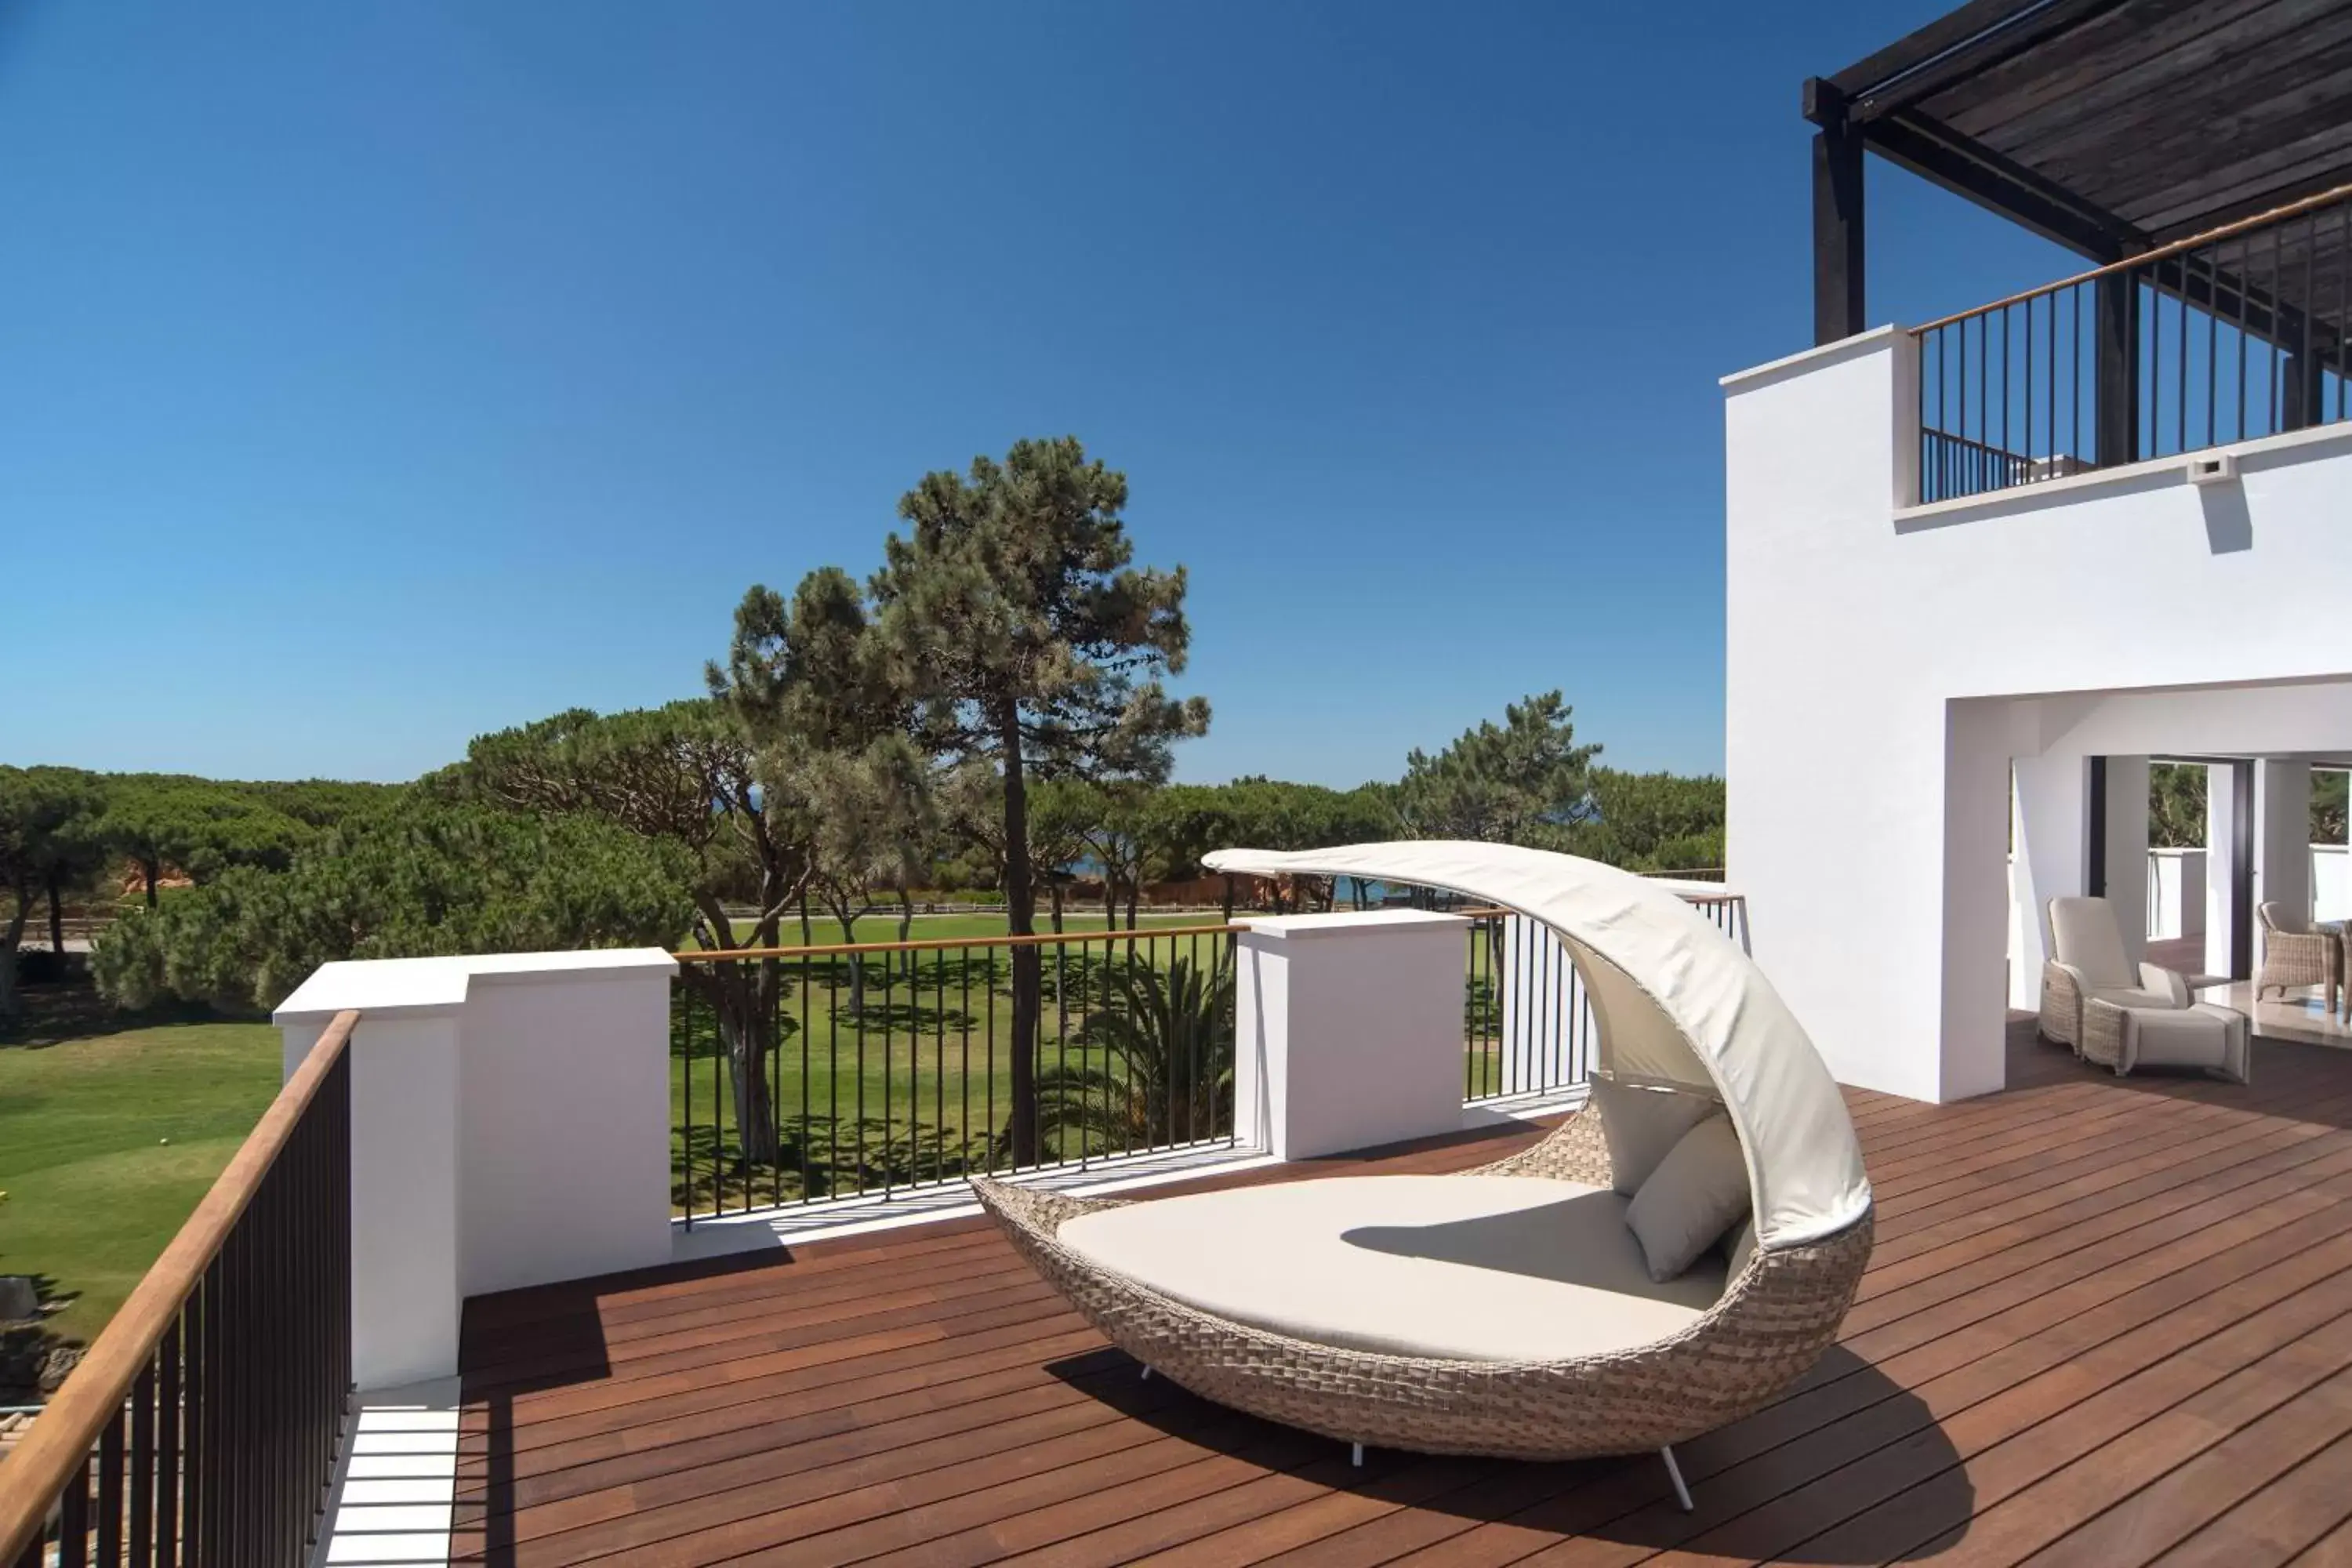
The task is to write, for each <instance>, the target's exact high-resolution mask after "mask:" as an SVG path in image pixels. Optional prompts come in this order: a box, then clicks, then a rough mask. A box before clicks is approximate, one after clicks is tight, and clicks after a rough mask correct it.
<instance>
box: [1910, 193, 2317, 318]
mask: <svg viewBox="0 0 2352 1568" xmlns="http://www.w3.org/2000/svg"><path fill="white" fill-rule="evenodd" d="M2346 196H2352V185H2337V186H2336V187H2335V188H2334V189H2333V190H2326V191H2322V192H2320V193H2319V194H2318V195H2311V196H2305V197H2304V198H2303V199H2302V200H2301V201H2293V202H2289V203H2287V204H2286V205H2284V206H2275V207H2273V208H2271V209H2270V211H2268V212H2260V213H2256V214H2254V215H2253V216H2252V217H2242V218H2240V219H2238V221H2237V222H2235V223H2225V224H2223V225H2222V226H2221V227H2219V228H2209V229H2207V230H2206V231H2205V232H2204V233H2203V234H2192V235H2190V236H2189V237H2188V238H2186V239H2176V240H2174V241H2173V242H2172V243H2171V244H2169V245H2159V246H2158V247H2156V248H2155V249H2153V250H2143V251H2141V252H2140V253H2139V254H2138V255H2137V256H2126V257H2125V258H2123V259H2122V260H2121V261H2110V262H2108V263H2107V264H2106V265H2105V267H2094V268H2091V269H2090V270H2089V271H2088V272H2077V273H2076V274H2074V276H2073V277H2072V278H2061V279H2059V280H2058V281H2057V282H2055V283H2044V284H2042V286H2041V287H2040V288H2038V289H2025V290H2024V291H2022V292H2021V293H2016V294H2011V296H2009V298H2007V299H2006V300H1994V301H1993V302H1992V303H1991V304H1990V305H1975V306H1971V307H1970V308H1969V309H1968V310H1955V311H1954V312H1953V313H1952V314H1950V315H1948V316H1941V317H1938V318H1937V319H1936V320H1935V321H1922V322H1921V323H1920V324H1919V325H1917V326H1916V327H1913V328H1912V329H1911V335H1912V336H1913V337H1915V338H1916V337H1920V336H1923V335H1925V334H1926V333H1928V332H1932V331H1935V330H1936V329H1937V328H1938V327H1948V326H1950V325H1951V324H1952V323H1953V322H1955V321H1967V320H1969V318H1970V317H1973V316H1981V315H1983V314H1984V313H1985V312H1986V311H1987V310H2000V309H2001V308H2002V307H2004V306H2008V305H2021V304H2023V303H2024V302H2025V301H2026V300H2039V299H2040V298H2042V295H2044V294H2054V293H2056V292H2057V291H2058V290H2059V289H2073V288H2075V287H2077V286H2078V285H2081V284H2084V283H2088V282H2089V281H2091V279H2094V278H2105V276H2106V275H2107V274H2109V273H2110V272H2128V271H2130V270H2131V269H2132V268H2136V267H2146V266H2147V264H2148V263H2150V262H2152V261H2161V260H2163V259H2164V258H2166V257H2168V256H2179V255H2180V254H2182V253H2183V252H2185V251H2190V250H2201V249H2203V248H2204V247H2206V246H2209V245H2211V244H2213V243H2214V242H2215V241H2217V240H2223V239H2227V238H2229V237H2231V235H2233V234H2243V233H2244V232H2245V231H2246V230H2248V229H2250V228H2260V227H2261V226H2263V225H2264V224H2266V223H2277V222H2278V221H2280V220H2281V219H2283V218H2291V217H2294V216H2299V215H2301V214H2303V213H2306V212H2309V211H2311V210H2312V209H2314V208H2315V207H2324V206H2326V205H2328V204H2329V203H2330V202H2333V201H2337V200H2340V199H2341V198H2343V197H2346Z"/></svg>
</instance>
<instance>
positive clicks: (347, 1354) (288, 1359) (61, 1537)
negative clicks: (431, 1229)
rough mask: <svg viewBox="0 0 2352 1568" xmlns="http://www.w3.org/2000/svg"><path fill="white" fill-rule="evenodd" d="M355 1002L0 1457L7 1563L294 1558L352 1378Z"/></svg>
mask: <svg viewBox="0 0 2352 1568" xmlns="http://www.w3.org/2000/svg"><path fill="white" fill-rule="evenodd" d="M358 1021H359V1015H358V1014H356V1013H345V1014H342V1015H341V1016H338V1017H337V1018H336V1019H335V1021H334V1023H333V1024H332V1025H331V1026H330V1027H329V1028H328V1029H327V1031H326V1033H325V1034H324V1035H322V1036H321V1037H320V1039H319V1043H318V1044H317V1045H316V1046H315V1047H312V1048H311V1050H310V1055H309V1056H308V1057H306V1058H304V1059H303V1062H302V1065H301V1066H300V1068H298V1069H297V1070H296V1071H295V1073H294V1076H293V1077H291V1078H289V1079H287V1080H286V1085H285V1087H284V1088H283V1089H280V1090H279V1091H278V1098H277V1100H275V1101H273V1102H272V1103H271V1105H270V1107H269V1109H268V1111H267V1112H265V1113H264V1114H263V1116H262V1118H261V1121H260V1122H259V1123H258V1124H257V1126H256V1127H255V1128H254V1130H253V1131H252V1133H251V1135H250V1136H248V1137H247V1139H246V1141H245V1143H244V1145H243V1146H242V1147H241V1148H239V1149H238V1150H237V1152H236V1155H235V1157H233V1158H232V1159H231V1160H230V1161H229V1163H228V1167H227V1169H226V1170H224V1171H223V1172H222V1173H221V1174H220V1178H219V1180H217V1181H215V1183H214V1184H213V1186H212V1190H211V1191H210V1192H208V1193H206V1194H205V1198H204V1201H203V1202H202V1203H200V1204H198V1205H196V1210H195V1213H194V1214H193V1215H189V1216H188V1222H187V1224H185V1225H184V1226H181V1227H180V1232H179V1234H178V1235H177V1236H176V1237H173V1240H172V1243H171V1245H170V1246H168V1247H165V1248H164V1249H163V1257H161V1258H158V1259H156V1262H155V1266H154V1267H153V1268H150V1269H149V1270H148V1271H147V1274H146V1277H145V1278H144V1279H141V1280H140V1282H139V1285H138V1288H137V1289H134V1290H132V1291H131V1297H130V1299H129V1300H126V1301H125V1302H123V1304H122V1310H121V1311H119V1312H117V1313H116V1314H115V1316H114V1319H113V1321H111V1322H110V1323H108V1324H107V1326H106V1329H105V1331H103V1332H102V1333H100V1335H99V1337H98V1342H96V1343H95V1344H93V1345H91V1346H90V1349H89V1354H88V1355H87V1356H85V1357H83V1359H82V1361H81V1363H80V1364H79V1365H78V1366H77V1367H75V1368H74V1370H73V1373H72V1374H71V1375H70V1376H68V1378H67V1379H66V1381H65V1384H64V1386H63V1387H61V1388H59V1389H58V1394H57V1397H56V1398H55V1399H52V1400H51V1401H50V1402H49V1404H48V1405H47V1407H46V1408H45V1409H43V1411H42V1412H41V1414H40V1416H39V1417H38V1419H37V1420H36V1421H35V1422H34V1423H33V1426H32V1430H31V1432H30V1433H28V1434H27V1435H26V1437H25V1440H24V1441H23V1442H22V1443H21V1444H20V1445H18V1447H17V1448H16V1452H15V1453H14V1454H12V1455H10V1456H9V1457H8V1459H7V1460H6V1462H5V1464H0V1563H5V1564H7V1565H8V1568H47V1565H48V1564H51V1563H55V1564H58V1568H85V1565H96V1564H102V1565H103V1568H124V1565H125V1564H135V1565H137V1568H176V1565H180V1564H197V1565H209V1564H215V1563H219V1564H231V1563H234V1564H236V1565H237V1568H247V1565H250V1568H304V1564H306V1563H309V1562H310V1558H311V1555H312V1553H313V1552H314V1550H315V1548H316V1546H317V1543H318V1538H319V1531H320V1523H321V1521H322V1518H323V1510H324V1508H325V1505H326V1502H327V1489H328V1484H329V1482H330V1481H331V1479H332V1478H333V1475H334V1472H335V1465H336V1460H337V1458H338V1455H339V1454H340V1452H341V1445H342V1441H343V1436H344V1426H345V1417H346V1415H347V1414H348V1412H349V1407H350V1400H351V1393H352V1262H351V1259H352V1225H351V1221H352V1169H351V1142H352V1138H351V1127H352V1088H351V1085H352V1073H351V1058H350V1054H349V1051H348V1048H347V1047H348V1046H349V1043H350V1040H351V1035H352V1026H354V1025H355V1024H357V1023H358Z"/></svg>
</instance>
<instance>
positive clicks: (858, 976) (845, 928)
mask: <svg viewBox="0 0 2352 1568" xmlns="http://www.w3.org/2000/svg"><path fill="white" fill-rule="evenodd" d="M833 918H834V919H835V921H838V922H839V923H840V925H841V945H842V946H844V947H848V946H850V945H852V944H853V943H855V942H856V941H857V917H856V916H855V915H852V914H848V913H845V911H843V910H838V909H836V910H834V911H833ZM845 956H847V958H848V960H849V1016H851V1017H853V1018H854V1017H856V1016H857V1015H858V1014H860V1013H863V1012H865V1011H866V963H865V957H866V955H865V954H864V953H859V952H853V953H849V954H847V955H845Z"/></svg>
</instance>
